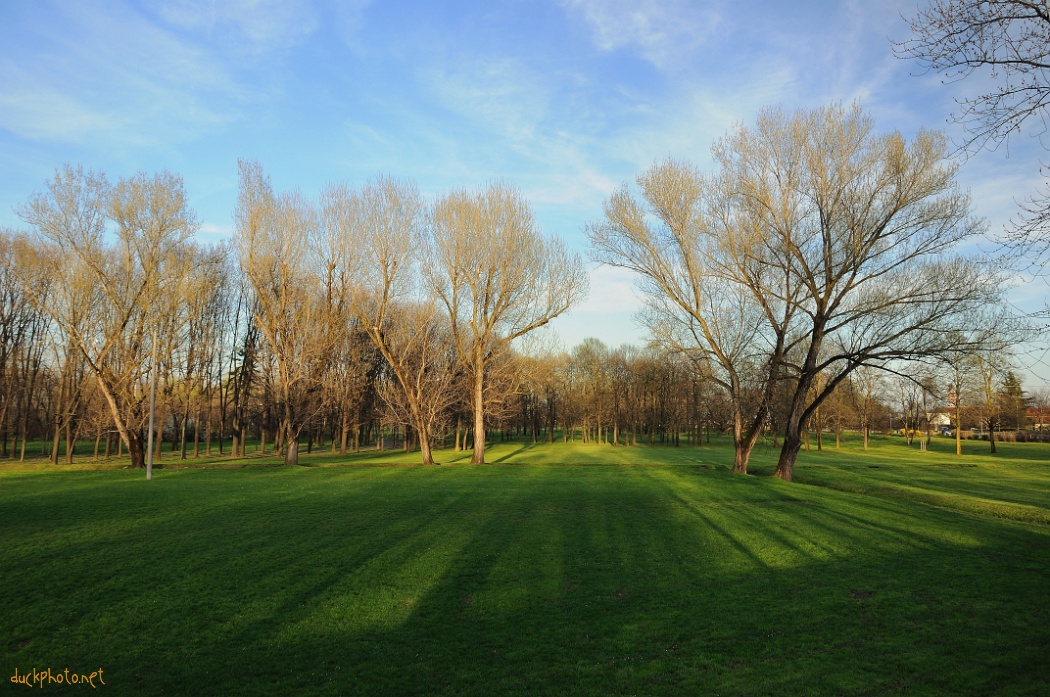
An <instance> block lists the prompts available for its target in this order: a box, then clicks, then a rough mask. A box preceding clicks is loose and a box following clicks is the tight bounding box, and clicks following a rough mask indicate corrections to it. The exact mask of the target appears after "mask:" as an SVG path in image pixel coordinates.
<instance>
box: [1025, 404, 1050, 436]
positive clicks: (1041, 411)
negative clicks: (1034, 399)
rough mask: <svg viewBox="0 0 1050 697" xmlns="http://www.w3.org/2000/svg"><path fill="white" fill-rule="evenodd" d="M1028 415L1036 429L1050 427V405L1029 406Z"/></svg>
mask: <svg viewBox="0 0 1050 697" xmlns="http://www.w3.org/2000/svg"><path fill="white" fill-rule="evenodd" d="M1026 415H1027V416H1028V421H1029V422H1030V423H1031V424H1032V428H1035V429H1039V430H1042V429H1047V428H1050V407H1028V409H1027V412H1026Z"/></svg>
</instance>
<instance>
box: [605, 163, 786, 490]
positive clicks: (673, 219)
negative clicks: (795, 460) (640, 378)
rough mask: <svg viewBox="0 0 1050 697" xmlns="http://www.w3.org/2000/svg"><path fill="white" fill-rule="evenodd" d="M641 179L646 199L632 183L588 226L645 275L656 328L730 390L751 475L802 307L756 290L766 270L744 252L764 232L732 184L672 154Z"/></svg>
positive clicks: (649, 321) (608, 257) (738, 459)
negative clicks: (743, 211) (741, 208)
mask: <svg viewBox="0 0 1050 697" xmlns="http://www.w3.org/2000/svg"><path fill="white" fill-rule="evenodd" d="M638 185H639V187H640V189H641V194H642V198H643V201H639V200H637V199H636V198H635V197H634V196H633V195H632V194H631V192H630V191H629V190H628V189H627V188H626V187H624V188H623V189H622V190H621V191H620V192H618V193H617V194H615V195H614V196H613V197H612V198H610V199H609V201H608V202H607V203H606V205H605V219H604V220H602V221H600V222H597V223H594V224H591V225H589V226H588V227H587V235H588V237H589V238H590V241H591V245H592V254H593V256H594V258H595V259H596V260H598V261H600V262H602V263H605V264H610V265H613V266H620V267H622V268H627V269H630V270H632V271H634V272H635V273H637V274H638V275H639V276H640V278H641V279H642V288H643V290H644V291H645V296H646V311H645V313H644V314H643V321H644V322H645V324H646V325H647V326H648V328H649V329H650V331H651V333H652V334H653V335H654V336H655V337H656V338H657V339H658V340H659V341H661V342H662V343H663V344H665V345H667V346H670V347H672V348H674V349H676V350H678V351H680V352H681V353H683V354H684V355H686V356H689V357H690V358H691V359H692V361H693V363H694V365H695V366H696V368H697V370H699V371H700V372H701V373H703V374H706V375H708V376H709V377H710V378H711V379H712V380H713V381H714V382H715V383H716V384H718V385H719V386H721V387H722V389H723V390H725V392H726V394H727V395H728V396H729V399H730V403H731V406H732V412H733V416H732V419H733V445H734V459H733V471H734V472H738V473H744V474H746V473H747V466H748V461H749V458H750V455H751V451H752V450H753V449H754V446H755V444H756V443H757V442H758V438H759V437H760V436H761V433H762V428H763V427H764V425H765V421H766V417H767V413H768V408H769V400H770V398H771V392H772V389H773V386H774V384H775V381H776V378H777V376H778V374H779V370H780V366H781V363H782V362H783V360H784V352H785V350H786V343H785V341H786V336H787V329H788V327H789V326H790V323H791V320H792V316H793V314H794V313H795V311H796V308H795V305H794V304H793V303H791V302H785V301H784V300H785V299H787V300H789V299H790V297H789V296H787V295H786V294H785V293H784V292H777V293H774V294H770V295H769V296H767V297H759V296H758V295H757V294H756V293H755V292H753V291H754V289H755V288H757V287H760V281H759V277H761V276H764V275H767V274H768V271H767V270H766V269H764V268H762V267H761V266H760V265H758V264H756V263H754V262H753V261H752V260H750V259H747V258H746V254H747V253H748V252H747V249H746V245H747V244H748V242H749V237H753V236H755V235H756V234H757V233H756V232H755V231H753V230H751V229H749V228H748V227H747V221H741V218H740V217H739V216H738V215H736V214H735V212H734V211H733V210H732V209H731V208H730V204H731V201H732V199H731V198H730V196H729V195H727V191H726V188H725V183H724V182H721V181H718V180H717V179H716V178H711V177H705V176H704V175H702V174H701V173H700V172H699V170H697V169H696V168H695V167H692V166H690V165H688V164H685V163H680V162H676V161H674V160H667V161H665V162H663V163H659V164H656V165H653V167H651V168H650V169H649V170H648V171H646V172H645V173H644V174H642V175H641V176H639V177H638ZM754 255H755V254H754V253H752V256H754ZM767 327H768V328H769V330H770V331H765V330H766V329H767ZM756 393H757V395H758V398H757V399H754V397H755V395H756Z"/></svg>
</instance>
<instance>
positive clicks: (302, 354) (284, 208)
mask: <svg viewBox="0 0 1050 697" xmlns="http://www.w3.org/2000/svg"><path fill="white" fill-rule="evenodd" d="M239 169H240V191H239V194H238V197H237V211H236V216H235V217H236V221H237V232H236V244H237V248H238V251H239V253H240V259H241V268H242V269H243V270H244V273H245V275H246V276H247V278H248V281H249V282H250V284H251V286H252V289H253V290H254V293H255V300H256V302H255V308H254V310H255V324H256V326H257V327H258V329H259V331H260V333H261V334H262V336H263V337H264V338H265V340H266V343H267V344H268V346H269V348H270V351H271V354H272V356H273V361H274V368H275V371H274V375H273V378H274V381H273V387H274V393H275V396H276V399H277V404H276V405H275V406H276V408H277V410H278V413H279V420H280V421H279V429H278V433H277V438H279V439H280V443H281V448H282V449H283V451H284V461H285V464H287V465H297V464H298V463H299V436H300V434H301V433H302V431H303V428H304V427H305V426H306V424H307V422H308V421H309V419H310V418H311V417H312V416H314V414H315V412H316V411H317V410H318V409H319V407H320V400H319V399H318V397H319V390H320V386H321V384H322V382H321V381H322V375H323V372H324V369H325V366H326V361H327V359H328V356H329V348H330V344H331V337H332V327H331V324H330V323H329V321H328V320H329V318H328V316H327V314H326V309H327V305H326V303H325V302H324V298H323V291H322V289H321V288H320V287H319V284H318V283H317V274H316V273H315V269H314V268H313V266H312V263H313V262H314V261H315V260H314V259H312V258H311V250H312V249H314V243H315V238H316V235H317V231H318V221H317V216H316V213H315V211H314V208H313V206H312V205H311V204H310V203H309V202H308V201H306V200H305V199H304V198H303V196H302V195H301V194H299V193H292V194H282V195H279V196H278V195H275V194H274V192H273V189H272V187H271V185H270V181H269V178H268V177H266V176H265V175H264V174H263V170H262V167H261V166H260V165H259V164H258V163H254V162H244V161H241V162H240V163H239Z"/></svg>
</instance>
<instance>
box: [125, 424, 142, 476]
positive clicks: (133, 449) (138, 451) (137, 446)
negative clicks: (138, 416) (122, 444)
mask: <svg viewBox="0 0 1050 697" xmlns="http://www.w3.org/2000/svg"><path fill="white" fill-rule="evenodd" d="M127 439H128V444H127V445H128V454H129V455H130V456H131V467H132V468H133V469H146V453H145V451H144V450H143V448H142V432H141V431H128V432H127Z"/></svg>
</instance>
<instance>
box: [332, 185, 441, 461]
mask: <svg viewBox="0 0 1050 697" xmlns="http://www.w3.org/2000/svg"><path fill="white" fill-rule="evenodd" d="M322 199H323V204H322V206H323V231H324V233H323V234H324V240H323V242H322V243H321V245H319V246H320V247H321V248H322V249H325V250H327V251H326V259H327V260H326V262H325V264H324V266H325V267H326V268H327V269H328V271H327V275H328V276H330V277H331V278H332V279H333V280H332V285H333V287H338V288H340V289H341V290H340V291H338V292H339V293H341V294H343V295H345V303H346V310H347V312H346V318H345V319H344V320H343V323H344V324H343V327H344V328H343V331H348V330H349V328H350V321H349V320H351V319H352V320H355V321H356V326H358V327H360V329H361V330H362V331H364V332H365V333H366V334H367V335H368V337H369V339H371V341H372V343H373V344H374V345H375V347H376V350H378V351H379V353H380V354H381V355H382V356H383V358H384V360H385V361H386V364H387V368H388V370H389V371H390V372H391V373H392V375H393V379H394V382H395V383H396V386H397V387H396V391H397V394H396V395H394V394H391V392H390V391H387V392H386V393H385V398H386V401H387V403H388V404H389V405H392V407H393V409H394V411H395V413H396V415H397V417H398V420H399V421H401V422H403V423H407V424H409V425H411V426H412V428H414V429H415V431H416V437H417V438H418V439H419V448H420V452H421V455H422V458H423V464H428V465H431V464H434V456H433V452H432V448H431V443H430V439H431V435H432V433H431V431H432V428H433V427H434V425H435V424H436V423H437V421H436V420H437V418H438V415H439V414H440V413H441V411H442V408H443V406H444V405H445V404H446V400H448V399H449V398H450V395H451V390H450V389H448V387H447V385H445V384H444V381H445V380H447V379H448V375H447V374H448V366H447V361H446V359H445V353H446V351H447V347H446V344H445V343H444V342H445V333H446V330H445V329H444V327H443V326H442V320H441V318H440V317H439V316H438V312H437V307H436V306H435V304H434V303H433V301H426V300H425V299H424V298H423V297H422V293H421V290H422V286H421V276H420V267H419V253H420V250H421V249H422V248H423V246H424V237H423V235H424V225H425V215H426V210H425V206H424V203H423V199H422V197H421V196H420V194H419V191H418V189H416V187H415V185H414V184H410V183H407V182H401V181H397V180H395V179H390V178H379V179H376V180H374V181H372V182H369V183H367V184H365V185H364V186H363V187H362V188H361V189H360V191H354V190H352V189H351V188H350V187H348V186H346V185H334V186H331V187H328V188H327V189H326V190H325V192H324V193H323V194H322Z"/></svg>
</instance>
